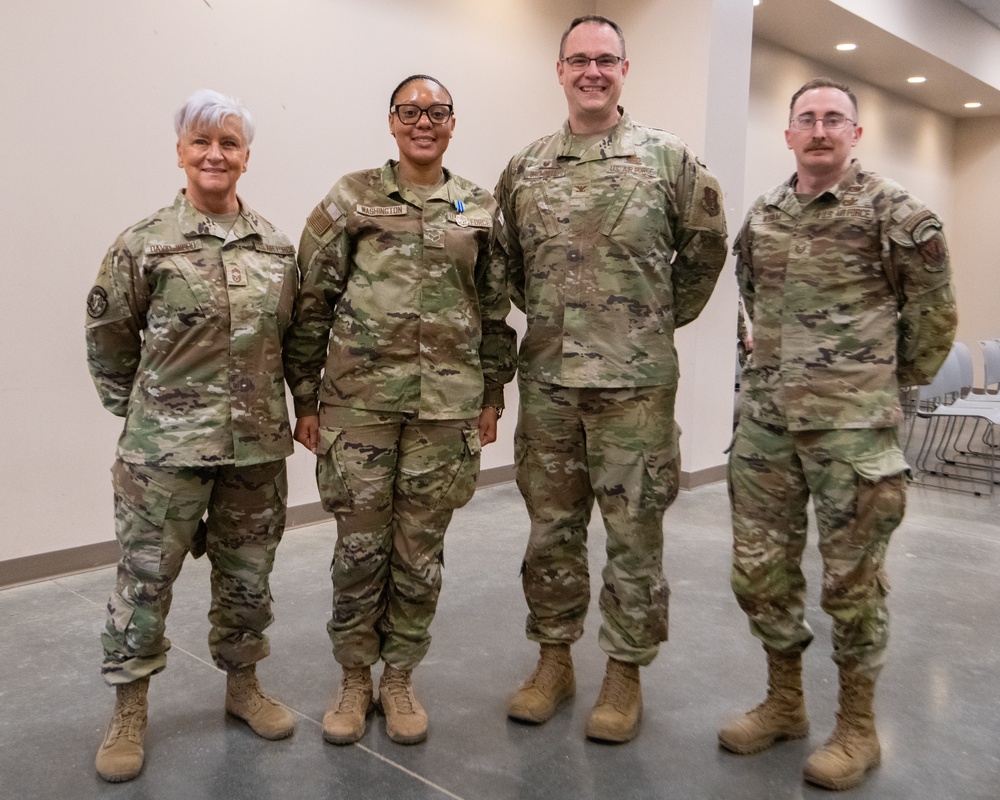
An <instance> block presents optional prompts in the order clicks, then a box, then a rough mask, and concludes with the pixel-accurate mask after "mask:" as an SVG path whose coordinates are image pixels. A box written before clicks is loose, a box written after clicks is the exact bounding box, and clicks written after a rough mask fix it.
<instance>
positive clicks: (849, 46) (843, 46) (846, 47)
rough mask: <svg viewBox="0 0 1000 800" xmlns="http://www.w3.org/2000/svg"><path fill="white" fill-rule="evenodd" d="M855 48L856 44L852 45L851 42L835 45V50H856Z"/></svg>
mask: <svg viewBox="0 0 1000 800" xmlns="http://www.w3.org/2000/svg"><path fill="white" fill-rule="evenodd" d="M857 47H858V46H857V45H856V44H854V43H853V42H844V43H843V44H838V45H837V49H838V50H856V49H857Z"/></svg>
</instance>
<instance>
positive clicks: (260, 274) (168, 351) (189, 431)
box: [86, 192, 297, 467]
mask: <svg viewBox="0 0 1000 800" xmlns="http://www.w3.org/2000/svg"><path fill="white" fill-rule="evenodd" d="M296 282H297V276H296V273H295V248H294V247H293V246H292V245H291V243H290V242H289V241H288V239H287V238H286V237H285V236H284V234H282V233H281V232H280V231H278V230H277V229H275V228H274V227H273V226H272V225H271V223H269V222H268V221H267V220H265V219H263V218H262V217H260V216H258V215H257V214H255V213H254V212H253V211H251V210H250V209H249V208H247V207H246V206H245V205H244V204H243V201H242V200H241V201H240V215H239V217H238V218H237V219H236V223H235V224H234V226H233V228H232V230H231V231H230V232H229V234H228V237H227V235H226V230H225V229H224V228H223V227H221V226H220V225H218V224H217V223H216V222H213V221H212V220H211V219H209V218H208V217H206V216H205V215H204V214H202V213H200V212H199V211H198V210H197V209H195V208H194V206H192V205H191V204H190V203H189V202H188V201H187V199H186V198H185V196H184V192H180V193H179V194H178V195H177V199H176V200H175V201H174V203H173V205H171V206H168V207H166V208H162V209H160V210H159V211H157V212H156V213H155V214H153V215H152V216H151V217H147V218H146V219H144V220H142V221H141V222H139V223H137V224H136V225H133V226H132V227H131V228H129V229H128V230H126V231H125V232H124V233H122V234H121V235H120V236H119V237H118V239H117V240H116V241H115V243H114V245H112V247H111V249H110V250H108V254H107V256H105V258H104V262H103V263H102V265H101V269H100V272H99V273H98V276H97V282H96V284H95V286H94V288H93V289H92V290H91V292H90V295H89V297H88V299H87V329H86V333H87V361H88V364H89V367H90V373H91V375H92V377H93V379H94V384H95V385H96V386H97V392H98V394H99V395H100V397H101V402H102V403H103V404H104V406H105V407H106V408H107V409H108V410H109V411H111V413H113V414H116V415H118V416H123V417H125V428H124V430H123V432H122V435H121V438H120V440H119V442H118V456H119V457H120V458H121V459H122V460H124V461H128V462H131V463H136V464H151V465H156V466H165V467H200V466H214V465H218V464H235V465H236V466H247V465H250V464H257V463H262V462H265V461H275V460H278V459H282V458H285V457H286V456H288V455H289V454H290V453H291V452H292V436H291V429H290V426H289V422H288V408H287V404H286V401H285V389H284V383H283V381H282V367H281V339H282V336H283V334H284V331H285V329H286V328H287V327H288V325H289V323H290V322H291V314H292V310H293V308H294V303H295V290H296V285H297V283H296Z"/></svg>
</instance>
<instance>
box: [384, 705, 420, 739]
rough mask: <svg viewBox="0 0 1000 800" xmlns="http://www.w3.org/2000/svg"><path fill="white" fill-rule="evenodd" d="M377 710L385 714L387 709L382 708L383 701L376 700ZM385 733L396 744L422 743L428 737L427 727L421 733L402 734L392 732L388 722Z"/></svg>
mask: <svg viewBox="0 0 1000 800" xmlns="http://www.w3.org/2000/svg"><path fill="white" fill-rule="evenodd" d="M375 710H376V711H378V713H379V714H380V715H381V716H383V717H384V716H385V709H384V708H382V702H381V701H380V700H376V701H375ZM386 722H387V723H388V719H387V720H386ZM385 735H386V736H388V737H389V738H390V739H391V740H392V741H394V742H395V743H396V744H420V743H421V742H423V741H425V740H426V739H427V730H426V729H425V730H423V731H421V732H420V733H415V734H413V735H411V736H402V735H400V734H398V733H392V732H391V731H390V730H389V726H388V724H387V725H386V728H385Z"/></svg>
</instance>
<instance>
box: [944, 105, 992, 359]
mask: <svg viewBox="0 0 1000 800" xmlns="http://www.w3.org/2000/svg"><path fill="white" fill-rule="evenodd" d="M954 182H955V193H954V194H955V201H954V208H955V219H954V222H953V224H952V226H951V229H950V230H951V232H952V233H953V235H951V234H950V236H949V243H950V245H951V255H952V260H953V261H954V263H955V264H956V265H958V269H960V274H959V275H958V276H957V277H958V278H959V280H956V284H957V285H956V287H955V292H956V295H957V299H958V311H959V314H958V338H959V339H960V340H961V341H963V342H965V343H966V344H967V345H969V347H970V348H972V351H973V353H978V352H979V348H978V347H977V345H976V342H978V341H979V340H980V339H993V338H996V337H998V336H1000V250H998V248H997V245H996V230H997V226H998V223H1000V213H998V210H997V209H998V204H997V201H996V199H995V196H996V193H997V189H998V188H1000V117H990V118H987V119H977V120H971V119H969V120H961V121H959V122H958V124H957V126H956V136H955V172H954ZM974 361H975V362H978V359H974Z"/></svg>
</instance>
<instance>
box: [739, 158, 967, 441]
mask: <svg viewBox="0 0 1000 800" xmlns="http://www.w3.org/2000/svg"><path fill="white" fill-rule="evenodd" d="M796 182H797V179H796V176H794V175H793V176H792V177H791V179H789V180H788V181H786V182H785V183H783V184H781V185H780V186H778V187H776V188H775V189H773V190H771V191H770V192H768V193H766V194H764V195H762V196H761V197H760V198H758V200H757V201H756V202H755V203H754V205H753V206H752V207H751V208H750V211H749V212H748V213H747V216H746V219H745V221H744V223H743V228H742V229H741V231H740V234H739V236H738V238H737V241H736V244H735V245H734V248H733V252H734V253H735V254H736V256H737V266H736V272H737V277H738V279H739V284H740V292H741V294H742V296H743V301H744V303H745V305H746V308H747V312H748V313H749V315H750V318H751V319H752V320H753V336H754V348H753V353H752V354H751V356H750V361H749V363H748V365H747V367H746V370H745V371H744V374H743V381H742V386H743V387H745V388H744V391H745V392H746V395H745V398H744V400H743V410H742V413H743V414H748V415H749V416H750V417H752V418H753V419H756V420H759V421H761V422H767V423H771V424H774V425H778V426H781V427H784V428H787V429H789V430H819V429H822V430H825V429H833V428H881V427H889V426H893V425H896V424H897V423H898V422H899V421H900V420H901V419H902V410H901V408H900V404H899V391H898V389H899V386H913V385H917V384H924V383H929V382H930V381H931V379H932V378H933V377H934V374H935V373H936V372H937V370H938V367H940V366H941V364H942V363H943V361H944V359H945V357H946V356H947V355H948V351H949V350H950V348H951V344H952V340H953V339H954V336H955V325H956V312H955V302H954V298H953V295H952V288H951V277H950V269H949V259H948V250H947V247H946V245H945V240H944V235H943V233H942V230H941V221H940V220H939V219H938V218H937V217H936V216H935V215H934V213H933V212H931V211H929V210H928V209H927V208H926V207H925V206H924V205H923V204H922V203H921V202H920V201H919V200H917V199H916V198H914V197H912V196H911V195H909V194H908V193H907V191H906V190H905V189H903V187H901V186H900V185H899V184H897V183H895V182H893V181H891V180H888V179H886V178H882V177H879V176H878V175H875V174H873V173H871V172H863V171H862V169H861V164H860V163H859V162H858V161H856V160H855V161H852V163H851V166H850V168H849V169H848V171H847V172H846V174H845V175H844V177H843V178H842V179H841V180H840V181H839V182H838V183H837V184H836V185H835V186H834V187H832V188H831V189H828V190H827V191H825V192H823V193H821V194H820V195H819V196H817V197H815V198H814V199H812V200H811V201H809V202H806V203H805V205H803V204H802V203H800V201H799V199H798V198H797V197H796V194H795V186H796Z"/></svg>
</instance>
